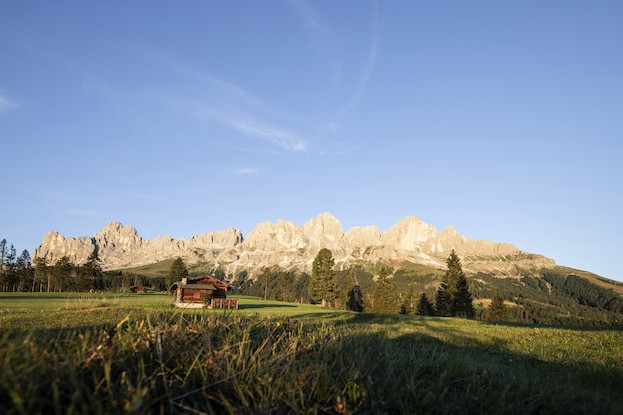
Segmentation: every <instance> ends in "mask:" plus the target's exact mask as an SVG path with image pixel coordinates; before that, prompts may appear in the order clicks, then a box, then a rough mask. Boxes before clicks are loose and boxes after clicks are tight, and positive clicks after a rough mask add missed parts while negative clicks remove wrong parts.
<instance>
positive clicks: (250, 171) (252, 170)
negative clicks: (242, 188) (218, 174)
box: [234, 167, 260, 176]
mask: <svg viewBox="0 0 623 415" xmlns="http://www.w3.org/2000/svg"><path fill="white" fill-rule="evenodd" d="M234 174H235V175H236V176H245V175H246V176H249V175H251V176H257V175H259V174H260V169H258V168H257V167H243V168H241V169H238V170H234Z"/></svg>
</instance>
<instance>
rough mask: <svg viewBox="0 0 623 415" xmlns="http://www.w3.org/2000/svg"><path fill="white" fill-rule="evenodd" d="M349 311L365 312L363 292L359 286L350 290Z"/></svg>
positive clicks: (354, 286)
mask: <svg viewBox="0 0 623 415" xmlns="http://www.w3.org/2000/svg"><path fill="white" fill-rule="evenodd" d="M347 306H348V309H349V310H350V311H356V312H358V313H361V312H362V311H363V291H361V287H360V286H359V285H353V286H352V287H351V289H350V290H348V302H347Z"/></svg>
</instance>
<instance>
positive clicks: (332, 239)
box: [34, 213, 555, 275]
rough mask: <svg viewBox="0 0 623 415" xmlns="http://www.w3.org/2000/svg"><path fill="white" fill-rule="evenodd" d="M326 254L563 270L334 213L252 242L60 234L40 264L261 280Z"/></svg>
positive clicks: (48, 243) (504, 251) (407, 221)
mask: <svg viewBox="0 0 623 415" xmlns="http://www.w3.org/2000/svg"><path fill="white" fill-rule="evenodd" d="M320 248H329V249H331V251H332V252H333V256H334V258H335V259H336V264H337V265H338V266H340V267H345V266H347V265H348V264H349V263H352V262H358V261H369V262H378V261H387V262H391V263H394V264H396V263H400V262H403V261H410V262H413V263H417V264H424V265H428V266H433V267H437V268H443V267H444V265H445V258H446V257H447V256H448V254H449V252H450V250H452V249H455V250H456V251H457V252H458V253H459V255H460V256H461V257H462V258H463V261H464V266H465V268H466V269H467V270H471V271H483V272H489V273H494V274H496V275H512V274H513V273H514V272H515V270H516V269H517V267H520V268H522V269H535V270H536V269H539V268H542V267H552V266H554V265H555V262H554V261H553V260H551V259H548V258H545V257H543V256H540V255H534V254H527V253H525V252H523V251H521V250H519V249H518V248H517V247H515V246H514V245H511V244H507V243H494V242H490V241H484V240H474V239H470V238H467V237H464V236H462V235H460V234H459V233H458V232H457V231H456V229H454V228H453V227H448V228H445V229H443V230H442V231H441V232H437V229H436V228H435V227H434V226H432V225H429V224H427V223H424V222H423V221H421V220H420V219H418V218H417V217H415V216H409V217H406V218H404V219H402V220H400V221H399V222H398V223H396V224H395V225H394V226H392V227H391V228H390V229H388V230H386V231H385V232H380V231H379V229H378V227H376V226H366V227H359V226H356V227H353V228H351V229H349V230H348V232H346V233H344V231H343V230H342V225H341V224H340V222H339V221H338V220H337V219H336V218H335V217H334V216H333V215H331V214H330V213H323V214H321V215H319V216H318V217H316V218H314V219H311V220H309V221H307V222H306V223H305V224H304V225H303V226H302V227H301V226H298V225H296V224H294V223H292V222H285V221H278V222H277V223H272V222H265V223H260V224H258V225H257V226H256V227H255V229H254V230H253V231H252V232H251V233H250V234H249V235H248V236H247V238H246V239H243V237H242V233H241V232H240V230H238V229H234V228H229V229H227V230H224V231H215V232H209V233H205V234H201V235H197V236H193V237H192V238H190V239H189V240H187V239H182V238H178V239H173V238H171V237H170V236H160V237H157V238H155V239H152V240H146V239H143V238H142V237H140V236H139V234H138V232H137V230H136V229H135V228H134V227H132V226H126V225H123V224H121V223H118V222H111V223H109V224H107V225H106V226H104V228H103V229H102V230H101V231H100V232H98V233H97V235H95V236H94V237H79V238H66V237H64V236H63V235H61V234H59V233H58V232H54V231H52V232H48V233H47V234H46V235H45V237H44V238H43V241H42V242H41V245H40V246H39V247H38V248H37V249H36V250H35V252H34V257H35V258H45V259H46V261H48V263H54V262H55V261H56V260H58V259H59V258H61V257H62V256H68V257H69V258H70V260H71V261H72V262H74V263H77V264H82V263H84V262H86V260H87V258H88V256H89V255H90V254H91V253H92V252H93V250H95V249H97V250H98V254H99V257H100V259H101V260H102V262H103V266H104V269H109V270H110V269H121V268H130V267H137V266H142V265H147V264H152V263H155V262H158V261H162V260H165V259H169V258H173V257H177V256H181V257H182V258H184V260H185V261H186V262H187V263H189V264H193V263H198V262H212V263H215V264H217V265H220V266H223V267H225V269H226V270H227V271H228V272H229V273H235V272H237V271H238V270H241V269H246V270H247V271H250V272H251V273H253V272H255V271H257V270H260V269H263V268H265V267H270V266H274V265H278V266H280V267H282V268H287V269H290V268H296V269H303V270H309V269H310V268H311V263H312V262H313V259H314V257H315V256H316V254H317V253H318V250H319V249H320Z"/></svg>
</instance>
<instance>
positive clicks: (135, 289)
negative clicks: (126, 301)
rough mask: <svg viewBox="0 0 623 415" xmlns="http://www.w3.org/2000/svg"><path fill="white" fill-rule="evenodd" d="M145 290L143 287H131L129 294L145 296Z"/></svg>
mask: <svg viewBox="0 0 623 415" xmlns="http://www.w3.org/2000/svg"><path fill="white" fill-rule="evenodd" d="M145 290H146V288H145V286H144V285H133V286H132V287H130V292H131V293H136V294H145Z"/></svg>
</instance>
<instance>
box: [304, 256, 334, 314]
mask: <svg viewBox="0 0 623 415" xmlns="http://www.w3.org/2000/svg"><path fill="white" fill-rule="evenodd" d="M334 264H335V262H334V261H333V254H332V253H331V251H330V250H328V249H327V248H322V249H321V250H320V251H319V252H318V255H316V258H315V259H314V263H313V264H312V275H311V280H310V282H309V295H310V297H311V299H312V300H314V301H321V302H322V307H323V308H325V307H326V306H327V303H332V302H333V300H335V298H336V296H337V284H336V282H335V272H334V271H333V265H334Z"/></svg>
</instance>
